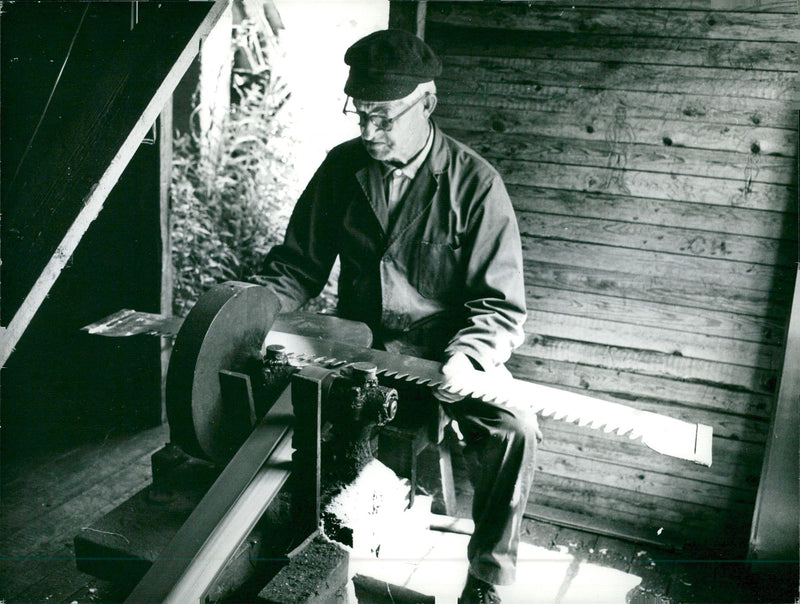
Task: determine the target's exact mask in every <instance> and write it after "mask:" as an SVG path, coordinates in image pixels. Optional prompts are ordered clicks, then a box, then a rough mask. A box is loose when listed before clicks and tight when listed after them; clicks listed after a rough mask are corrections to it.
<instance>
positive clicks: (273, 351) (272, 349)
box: [267, 344, 286, 361]
mask: <svg viewBox="0 0 800 604" xmlns="http://www.w3.org/2000/svg"><path fill="white" fill-rule="evenodd" d="M267 360H268V361H285V360H286V347H285V346H282V345H281V344H270V345H269V346H267Z"/></svg>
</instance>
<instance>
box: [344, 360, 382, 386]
mask: <svg viewBox="0 0 800 604" xmlns="http://www.w3.org/2000/svg"><path fill="white" fill-rule="evenodd" d="M350 367H351V369H352V370H353V379H355V380H356V381H359V382H361V383H365V382H368V381H370V380H374V379H375V378H376V377H377V376H378V367H377V366H376V365H374V364H373V363H367V362H358V363H353V364H352V365H351V366H350Z"/></svg>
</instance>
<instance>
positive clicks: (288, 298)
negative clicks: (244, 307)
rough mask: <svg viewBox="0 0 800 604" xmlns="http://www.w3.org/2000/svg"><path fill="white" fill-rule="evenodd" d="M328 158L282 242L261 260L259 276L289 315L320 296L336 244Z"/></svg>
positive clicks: (295, 212)
mask: <svg viewBox="0 0 800 604" xmlns="http://www.w3.org/2000/svg"><path fill="white" fill-rule="evenodd" d="M331 164H332V161H331V156H330V155H329V156H328V158H326V159H325V161H323V162H322V165H321V166H320V167H319V169H318V170H317V172H316V174H314V176H313V177H312V179H311V181H310V182H309V183H308V186H307V187H306V189H305V191H303V194H302V195H301V196H300V199H298V201H297V204H296V205H295V207H294V210H293V211H292V216H291V218H290V219H289V224H288V226H287V228H286V234H285V236H284V241H283V243H282V244H280V245H276V246H275V247H273V248H272V249H271V250H270V251H269V253H268V254H267V257H266V258H265V260H264V264H263V268H262V270H261V275H262V277H264V279H263V281H264V282H265V285H267V286H268V287H270V288H271V289H272V291H273V292H274V293H275V295H276V296H277V297H278V300H279V302H280V304H281V312H290V311H293V310H295V309H297V307H298V306H300V305H301V304H303V303H304V302H306V301H307V300H309V299H310V298H314V297H315V296H317V295H319V293H320V292H321V291H322V288H323V287H324V286H325V283H326V282H327V280H328V276H329V275H330V272H331V268H332V267H333V263H334V261H335V259H336V255H337V253H338V252H337V250H338V245H337V242H336V236H337V229H336V227H335V226H332V225H333V224H335V222H334V221H335V215H336V209H335V201H334V195H333V194H332V192H333V191H334V188H335V186H336V183H335V182H334V181H333V178H334V177H333V174H334V173H335V170H334V169H333V167H332V165H331Z"/></svg>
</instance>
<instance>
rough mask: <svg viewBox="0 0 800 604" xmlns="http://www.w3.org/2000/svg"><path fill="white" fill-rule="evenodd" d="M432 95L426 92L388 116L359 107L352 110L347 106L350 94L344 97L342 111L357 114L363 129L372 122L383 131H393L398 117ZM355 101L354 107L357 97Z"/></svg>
mask: <svg viewBox="0 0 800 604" xmlns="http://www.w3.org/2000/svg"><path fill="white" fill-rule="evenodd" d="M430 95H431V93H430V92H426V93H425V94H423V95H422V96H420V97H419V98H417V100H415V101H414V102H413V103H411V104H410V105H409V106H408V107H406V108H405V109H403V110H402V111H401V112H400V113H398V114H397V115H394V116H392V117H387V116H385V115H377V114H375V113H365V112H363V111H359V110H358V109H356V110H355V111H353V110H350V109H348V108H347V102H348V101H349V100H350V99H351V97H349V96H348V97H345V99H344V107H342V113H343V114H344V115H355V116H357V117H358V125H359V127H361V128H362V129H363V128H364V127H365V126H366V124H367V123H370V124H372V125H373V126H374V127H375V129H376V130H381V131H382V132H391V130H392V128H394V122H395V121H396V120H397V119H399V118H401V117H402V116H404V115H405V114H406V113H408V112H409V111H411V109H412V108H413V107H414V106H415V105H416V104H417V103H419V102H420V101H421V100H423V99H427V98H428V97H429V96H430ZM353 101H354V103H353V107H355V99H353ZM375 120H380V123H375Z"/></svg>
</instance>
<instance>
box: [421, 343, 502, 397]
mask: <svg viewBox="0 0 800 604" xmlns="http://www.w3.org/2000/svg"><path fill="white" fill-rule="evenodd" d="M442 374H444V377H445V382H444V383H443V384H442V385H441V386H439V387H438V388H437V389H436V390H434V391H433V395H434V396H435V397H436V398H437V399H439V400H440V401H442V402H444V403H455V402H458V401H460V400H462V399H464V398H466V396H467V395H468V394H470V393H472V392H475V391H476V390H478V385H479V384H484V389H485V384H487V383H488V382H491V383H492V384H493V385H494V386H496V387H497V388H498V392H500V391H501V390H502V388H503V386H504V382H509V383H510V381H511V379H512V376H511V372H510V371H509V370H508V369H506V367H505V365H498V366H497V367H493V368H491V369H490V370H488V371H479V370H477V369H475V367H474V366H473V365H472V362H471V361H470V360H469V358H468V357H467V355H466V354H464V353H463V352H456V353H454V354H453V356H451V357H450V358H449V359H447V362H446V363H445V364H444V365H442Z"/></svg>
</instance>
